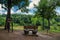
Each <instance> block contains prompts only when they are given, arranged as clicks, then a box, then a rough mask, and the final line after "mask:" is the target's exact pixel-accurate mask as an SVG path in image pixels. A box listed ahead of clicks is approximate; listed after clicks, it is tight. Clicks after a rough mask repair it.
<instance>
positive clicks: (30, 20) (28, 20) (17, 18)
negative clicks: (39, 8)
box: [0, 14, 60, 26]
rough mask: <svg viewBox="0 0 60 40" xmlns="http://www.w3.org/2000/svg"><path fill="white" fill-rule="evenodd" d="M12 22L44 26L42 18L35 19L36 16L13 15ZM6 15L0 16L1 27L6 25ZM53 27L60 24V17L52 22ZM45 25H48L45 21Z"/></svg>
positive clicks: (21, 24)
mask: <svg viewBox="0 0 60 40" xmlns="http://www.w3.org/2000/svg"><path fill="white" fill-rule="evenodd" d="M11 18H12V21H13V23H14V25H15V24H17V25H20V26H23V25H42V17H39V18H38V17H35V16H34V15H25V14H11ZM5 20H6V14H2V15H0V26H4V25H5ZM50 23H51V25H53V24H57V23H58V24H60V16H57V17H56V18H54V19H52V20H51V22H50ZM45 25H47V21H46V20H45Z"/></svg>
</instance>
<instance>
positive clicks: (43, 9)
mask: <svg viewBox="0 0 60 40" xmlns="http://www.w3.org/2000/svg"><path fill="white" fill-rule="evenodd" d="M56 6H60V1H59V0H40V2H39V5H38V6H36V8H37V9H38V10H37V12H38V13H37V14H39V15H40V16H41V17H43V29H44V18H46V19H47V20H48V27H49V29H50V19H51V18H53V17H55V16H56V12H55V8H56Z"/></svg>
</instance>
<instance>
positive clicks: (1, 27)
mask: <svg viewBox="0 0 60 40" xmlns="http://www.w3.org/2000/svg"><path fill="white" fill-rule="evenodd" d="M0 29H4V27H3V26H0ZM13 29H14V30H24V27H23V26H14V27H13ZM41 31H43V30H42V29H41V26H39V27H38V32H41ZM44 31H46V30H44ZM49 32H55V33H59V32H60V27H58V26H57V27H56V29H55V28H54V27H53V26H51V29H50V31H49Z"/></svg>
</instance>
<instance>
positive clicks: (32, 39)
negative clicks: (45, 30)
mask: <svg viewBox="0 0 60 40" xmlns="http://www.w3.org/2000/svg"><path fill="white" fill-rule="evenodd" d="M59 39H60V34H51V35H50V34H49V35H47V34H42V33H40V32H38V33H37V35H24V32H23V30H15V31H13V32H9V33H8V32H7V31H6V30H0V40H59Z"/></svg>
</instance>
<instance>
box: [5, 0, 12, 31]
mask: <svg viewBox="0 0 60 40" xmlns="http://www.w3.org/2000/svg"><path fill="white" fill-rule="evenodd" d="M7 3H8V7H7V8H8V11H7V16H6V23H5V30H6V29H7V30H8V32H9V30H10V22H9V19H10V16H11V13H10V12H11V10H10V9H11V0H8V2H7Z"/></svg>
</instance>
